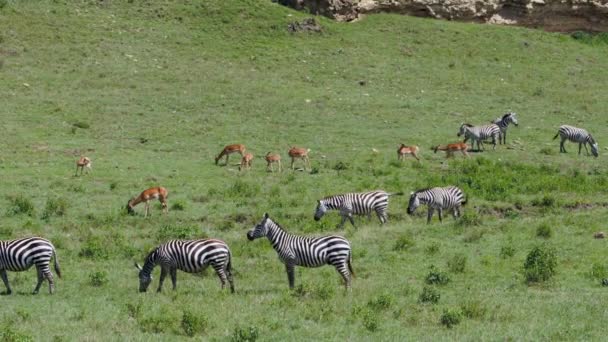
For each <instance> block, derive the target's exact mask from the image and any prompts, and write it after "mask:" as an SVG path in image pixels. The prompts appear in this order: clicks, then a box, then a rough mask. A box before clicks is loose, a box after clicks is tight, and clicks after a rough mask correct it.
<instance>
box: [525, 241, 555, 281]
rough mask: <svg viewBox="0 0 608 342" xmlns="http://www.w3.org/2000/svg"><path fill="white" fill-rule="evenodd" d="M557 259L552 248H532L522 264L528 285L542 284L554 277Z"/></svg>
mask: <svg viewBox="0 0 608 342" xmlns="http://www.w3.org/2000/svg"><path fill="white" fill-rule="evenodd" d="M556 266H557V257H556V256H555V252H554V251H553V249H552V248H550V247H547V246H542V245H541V246H536V247H534V248H533V249H532V250H531V251H530V253H528V256H527V257H526V261H525V263H524V274H525V277H526V281H527V282H528V283H535V282H543V281H547V280H549V279H550V278H551V277H552V276H553V275H555V268H556Z"/></svg>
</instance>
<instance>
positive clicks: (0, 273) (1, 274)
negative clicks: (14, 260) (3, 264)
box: [0, 270, 13, 295]
mask: <svg viewBox="0 0 608 342" xmlns="http://www.w3.org/2000/svg"><path fill="white" fill-rule="evenodd" d="M0 277H2V281H3V282H4V286H6V294H9V295H10V294H11V293H13V290H11V286H10V285H9V284H8V276H7V275H6V270H0Z"/></svg>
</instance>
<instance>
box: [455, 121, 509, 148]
mask: <svg viewBox="0 0 608 342" xmlns="http://www.w3.org/2000/svg"><path fill="white" fill-rule="evenodd" d="M461 135H464V142H467V140H469V139H471V140H472V141H473V142H472V143H471V147H474V146H473V145H475V141H477V150H478V151H482V148H483V141H484V140H486V139H488V138H492V145H494V148H493V149H496V138H497V137H499V136H500V127H498V125H496V124H489V125H484V126H473V125H471V124H467V123H463V124H462V125H460V131H458V134H457V136H461Z"/></svg>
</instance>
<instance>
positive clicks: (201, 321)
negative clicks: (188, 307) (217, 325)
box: [181, 311, 208, 337]
mask: <svg viewBox="0 0 608 342" xmlns="http://www.w3.org/2000/svg"><path fill="white" fill-rule="evenodd" d="M207 326H208V320H207V317H205V316H203V315H200V314H193V313H192V312H190V311H184V313H183V315H182V322H181V327H182V330H183V331H184V334H186V336H190V337H193V336H195V335H197V334H201V333H203V332H205V329H206V328H207Z"/></svg>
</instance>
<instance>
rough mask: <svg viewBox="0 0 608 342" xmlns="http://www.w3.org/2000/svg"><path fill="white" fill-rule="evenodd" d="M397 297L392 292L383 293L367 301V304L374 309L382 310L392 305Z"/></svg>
mask: <svg viewBox="0 0 608 342" xmlns="http://www.w3.org/2000/svg"><path fill="white" fill-rule="evenodd" d="M394 301H395V298H394V297H393V296H391V295H390V294H387V293H385V294H381V295H379V296H377V297H376V298H373V299H370V300H369V301H368V302H367V306H368V307H369V308H370V309H372V310H374V311H382V310H386V309H388V308H390V307H391V305H392V304H393V302H394Z"/></svg>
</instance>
